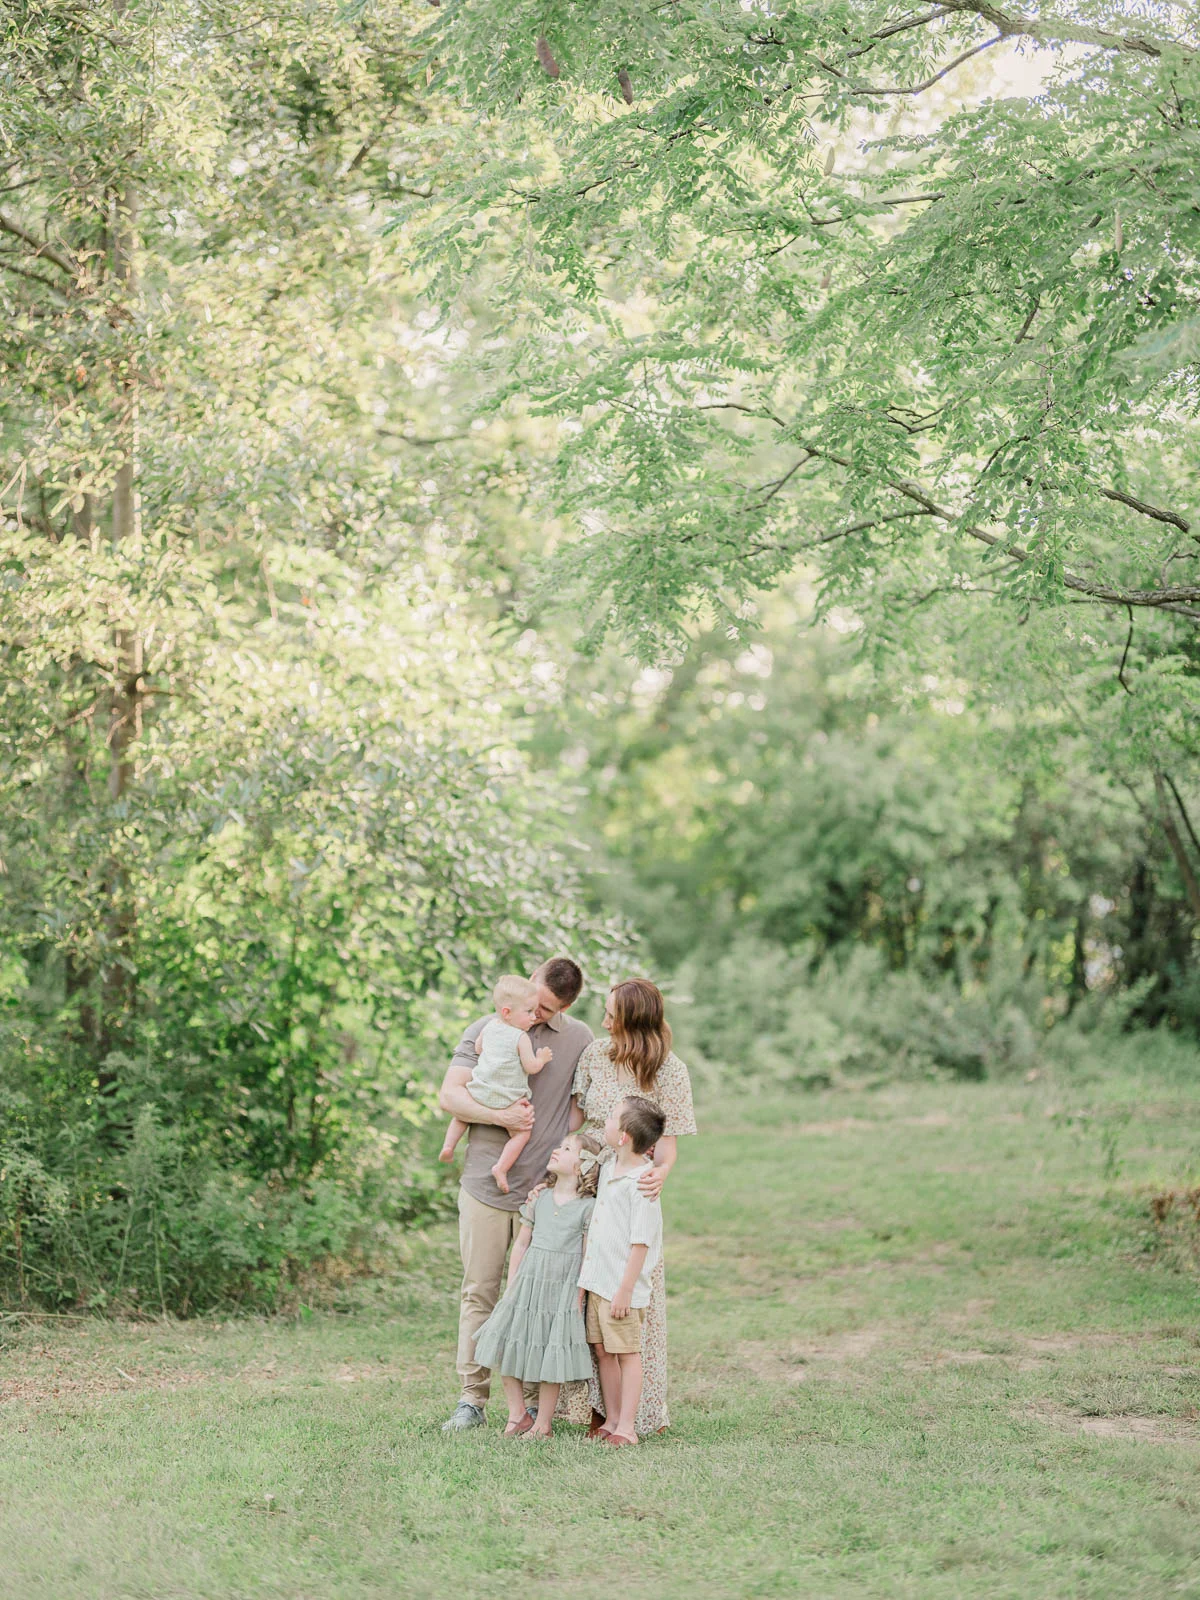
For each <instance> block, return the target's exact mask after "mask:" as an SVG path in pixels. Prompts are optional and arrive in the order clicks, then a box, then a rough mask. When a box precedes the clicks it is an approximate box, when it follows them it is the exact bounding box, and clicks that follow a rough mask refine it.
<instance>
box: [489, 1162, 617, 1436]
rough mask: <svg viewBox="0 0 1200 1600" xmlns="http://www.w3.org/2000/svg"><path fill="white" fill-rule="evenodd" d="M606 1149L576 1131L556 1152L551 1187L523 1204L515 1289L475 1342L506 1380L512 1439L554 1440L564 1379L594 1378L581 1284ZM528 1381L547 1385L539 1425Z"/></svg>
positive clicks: (511, 1285) (512, 1277)
mask: <svg viewBox="0 0 1200 1600" xmlns="http://www.w3.org/2000/svg"><path fill="white" fill-rule="evenodd" d="M599 1148H600V1147H599V1143H598V1141H597V1140H596V1139H594V1138H592V1137H591V1135H588V1134H581V1133H571V1134H568V1135H567V1137H566V1138H565V1139H564V1140H563V1141H562V1143H561V1144H560V1145H559V1146H558V1148H557V1149H556V1150H555V1151H554V1153H553V1154H552V1155H551V1157H550V1179H551V1182H550V1187H549V1188H547V1189H543V1190H542V1192H541V1194H539V1195H538V1197H537V1199H536V1200H535V1201H534V1202H533V1203H532V1205H530V1204H529V1202H526V1204H525V1205H524V1206H522V1207H521V1219H522V1221H523V1223H524V1227H523V1228H522V1229H521V1231H520V1233H519V1234H518V1236H517V1242H516V1244H515V1245H513V1251H512V1257H511V1259H510V1261H509V1266H508V1287H507V1289H506V1290H505V1292H504V1298H503V1299H502V1300H501V1302H500V1304H499V1305H498V1306H497V1307H496V1309H495V1310H494V1311H493V1312H492V1314H491V1316H490V1317H489V1318H488V1320H487V1321H486V1322H485V1323H484V1325H483V1327H482V1328H480V1330H479V1334H478V1337H477V1338H476V1340H475V1359H476V1361H477V1362H479V1364H480V1365H481V1366H484V1367H490V1368H491V1369H492V1371H493V1372H498V1373H499V1374H500V1377H501V1380H502V1382H503V1384H504V1393H505V1396H506V1398H507V1400H508V1425H507V1427H506V1428H505V1430H504V1435H505V1438H511V1437H512V1436H513V1435H514V1434H518V1433H522V1434H525V1435H526V1436H527V1437H528V1438H530V1439H548V1438H549V1437H550V1424H551V1420H552V1418H553V1416H554V1408H555V1406H556V1405H557V1404H558V1393H559V1390H560V1389H561V1388H562V1386H563V1384H564V1383H568V1382H571V1381H572V1380H575V1379H579V1378H590V1377H591V1375H592V1353H591V1350H590V1349H589V1348H588V1342H587V1338H586V1335H585V1331H584V1325H583V1311H582V1309H581V1306H580V1300H581V1298H582V1296H581V1295H580V1293H579V1289H578V1284H579V1267H580V1263H581V1261H582V1259H583V1241H584V1235H585V1234H586V1232H587V1225H588V1222H589V1221H590V1219H591V1215H592V1207H593V1205H594V1204H595V1201H594V1200H593V1199H592V1198H591V1197H592V1196H593V1195H594V1194H595V1192H596V1179H597V1177H598V1175H599V1166H598V1163H597V1160H596V1156H597V1152H598V1150H599ZM527 1383H536V1384H538V1385H539V1386H540V1387H539V1390H538V1406H537V1421H536V1422H535V1421H533V1420H532V1419H531V1418H530V1416H529V1414H528V1412H527V1411H526V1410H525V1389H524V1385H525V1384H527Z"/></svg>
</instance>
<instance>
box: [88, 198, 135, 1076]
mask: <svg viewBox="0 0 1200 1600" xmlns="http://www.w3.org/2000/svg"><path fill="white" fill-rule="evenodd" d="M136 229H137V195H136V191H135V190H134V188H133V186H132V185H129V184H127V185H126V186H125V187H124V188H123V189H122V190H121V191H119V192H118V193H117V194H116V195H114V197H113V202H112V228H111V232H110V236H109V237H110V260H111V267H112V274H113V277H114V279H116V280H117V281H118V282H119V283H120V284H121V285H122V286H123V288H124V290H125V296H126V301H127V304H130V306H131V305H132V301H133V298H134V296H135V294H136V292H137V275H136V258H135V250H136V240H137V234H136ZM119 427H120V429H121V432H122V435H123V438H122V441H121V442H122V450H123V459H122V461H121V464H120V466H119V467H118V469H117V476H116V482H115V483H114V485H113V497H112V521H111V528H110V537H111V540H112V544H113V547H114V548H116V547H118V546H120V545H124V544H134V545H136V544H137V543H138V542H139V541H140V538H141V531H142V530H141V507H140V504H139V500H138V491H137V448H138V374H137V361H136V352H135V351H133V350H131V354H130V360H129V364H128V367H127V370H126V375H125V379H124V407H123V412H122V415H121V417H120V421H119ZM113 646H114V657H115V663H114V683H113V688H112V694H111V698H110V702H109V723H108V751H109V772H108V798H109V802H110V805H111V807H112V811H113V823H114V826H117V825H118V821H119V817H120V805H121V801H122V800H123V799H124V798H125V796H126V795H127V793H128V791H129V789H130V786H131V784H132V782H133V773H134V767H133V751H134V747H135V746H136V744H137V740H138V738H139V736H140V734H141V731H142V705H143V698H144V685H143V682H142V666H143V655H142V640H141V638H140V636H139V635H138V634H137V633H136V632H134V631H131V630H130V629H127V628H118V629H117V630H116V632H115V635H114V639H113ZM107 889H108V915H107V927H106V930H105V931H106V934H107V945H108V948H107V951H106V955H105V961H104V979H103V984H102V1003H101V1012H102V1020H101V1027H100V1037H99V1041H98V1047H99V1054H100V1061H99V1063H98V1078H99V1087H100V1090H101V1093H105V1092H108V1091H110V1090H111V1089H112V1087H113V1084H114V1074H113V1072H112V1070H111V1068H110V1067H109V1066H108V1064H107V1062H108V1057H109V1056H110V1055H111V1054H112V1052H113V1050H114V1049H115V1048H116V1047H117V1045H118V1044H119V1043H120V1041H121V1038H122V1036H123V1034H124V1032H125V1030H126V1027H127V1025H128V1021H129V1017H130V1015H131V1013H132V1010H133V1004H134V999H135V990H136V973H135V969H134V962H133V935H134V907H133V903H132V900H131V898H130V883H129V874H128V871H127V869H126V865H125V862H124V859H123V857H122V853H121V847H120V845H119V844H114V848H113V853H112V856H111V858H110V861H109V869H108V885H107Z"/></svg>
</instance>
